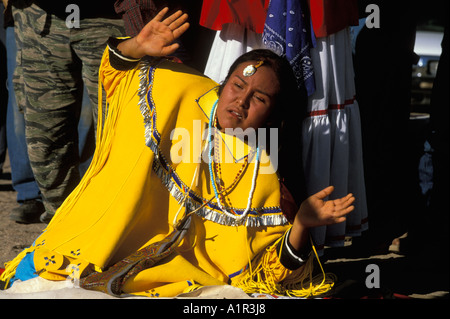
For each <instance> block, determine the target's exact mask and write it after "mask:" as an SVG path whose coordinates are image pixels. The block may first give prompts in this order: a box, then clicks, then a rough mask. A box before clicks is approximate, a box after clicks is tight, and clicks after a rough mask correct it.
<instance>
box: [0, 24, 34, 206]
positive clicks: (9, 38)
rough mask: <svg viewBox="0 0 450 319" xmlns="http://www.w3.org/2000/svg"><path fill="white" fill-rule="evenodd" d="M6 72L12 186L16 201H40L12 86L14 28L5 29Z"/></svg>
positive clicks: (15, 48) (14, 58)
mask: <svg viewBox="0 0 450 319" xmlns="http://www.w3.org/2000/svg"><path fill="white" fill-rule="evenodd" d="M6 44H7V45H6V48H7V70H8V72H7V73H8V80H7V86H8V92H9V94H8V95H9V97H8V109H7V124H6V129H7V134H6V135H7V141H8V154H9V158H10V163H11V180H12V186H13V188H14V189H15V190H16V192H17V201H18V202H19V203H20V202H23V201H25V200H31V199H41V195H40V191H39V187H38V186H37V184H36V181H35V179H34V175H33V171H32V170H31V166H30V161H29V159H28V151H27V144H26V141H25V119H24V116H23V113H22V112H20V111H19V108H18V105H17V102H16V98H15V94H14V90H13V84H12V78H13V72H14V68H15V67H16V53H17V47H16V41H15V38H14V27H8V28H7V29H6Z"/></svg>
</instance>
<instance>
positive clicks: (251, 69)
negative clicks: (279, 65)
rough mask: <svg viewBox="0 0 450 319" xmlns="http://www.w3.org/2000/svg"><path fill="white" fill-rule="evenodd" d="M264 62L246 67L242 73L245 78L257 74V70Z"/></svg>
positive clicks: (260, 61)
mask: <svg viewBox="0 0 450 319" xmlns="http://www.w3.org/2000/svg"><path fill="white" fill-rule="evenodd" d="M263 63H264V61H263V60H259V61H258V63H256V64H249V65H247V66H246V67H245V69H244V71H243V72H242V75H243V76H252V75H253V74H255V72H256V70H257V69H258V68H259V67H260V66H261V65H263Z"/></svg>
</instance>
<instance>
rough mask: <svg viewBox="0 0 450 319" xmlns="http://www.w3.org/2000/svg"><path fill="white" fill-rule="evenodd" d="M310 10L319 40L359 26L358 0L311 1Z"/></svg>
mask: <svg viewBox="0 0 450 319" xmlns="http://www.w3.org/2000/svg"><path fill="white" fill-rule="evenodd" d="M309 10H310V12H311V20H312V25H313V29H314V34H315V35H316V37H317V38H321V37H326V36H328V35H330V34H333V33H336V32H338V31H341V30H342V29H344V28H346V27H348V26H351V25H358V19H359V14H358V0H309Z"/></svg>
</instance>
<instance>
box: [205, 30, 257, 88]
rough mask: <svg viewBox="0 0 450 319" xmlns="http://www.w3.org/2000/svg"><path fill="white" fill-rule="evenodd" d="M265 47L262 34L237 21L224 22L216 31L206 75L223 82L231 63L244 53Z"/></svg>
mask: <svg viewBox="0 0 450 319" xmlns="http://www.w3.org/2000/svg"><path fill="white" fill-rule="evenodd" d="M261 48H263V44H262V34H260V33H256V32H254V31H251V30H249V29H246V28H244V27H242V26H240V25H238V24H235V23H227V24H224V25H223V27H222V30H220V31H217V32H216V36H215V38H214V42H213V44H212V47H211V52H210V54H209V57H208V61H207V63H206V67H205V72H204V73H205V75H207V76H208V77H210V78H211V79H213V80H214V81H216V82H217V83H221V82H222V81H223V80H225V77H226V76H227V74H228V70H229V69H230V66H231V64H233V62H234V61H235V60H236V59H237V58H238V57H240V56H241V55H242V54H244V53H246V52H249V51H251V50H254V49H261Z"/></svg>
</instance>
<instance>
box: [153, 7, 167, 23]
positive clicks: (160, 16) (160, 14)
mask: <svg viewBox="0 0 450 319" xmlns="http://www.w3.org/2000/svg"><path fill="white" fill-rule="evenodd" d="M167 11H169V8H167V7H165V8H164V9H162V10H161V11H159V12H158V13H157V14H156V16H155V17H154V18H153V20H155V21H158V22H161V21H162V19H163V18H164V16H165V15H166V13H167Z"/></svg>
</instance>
